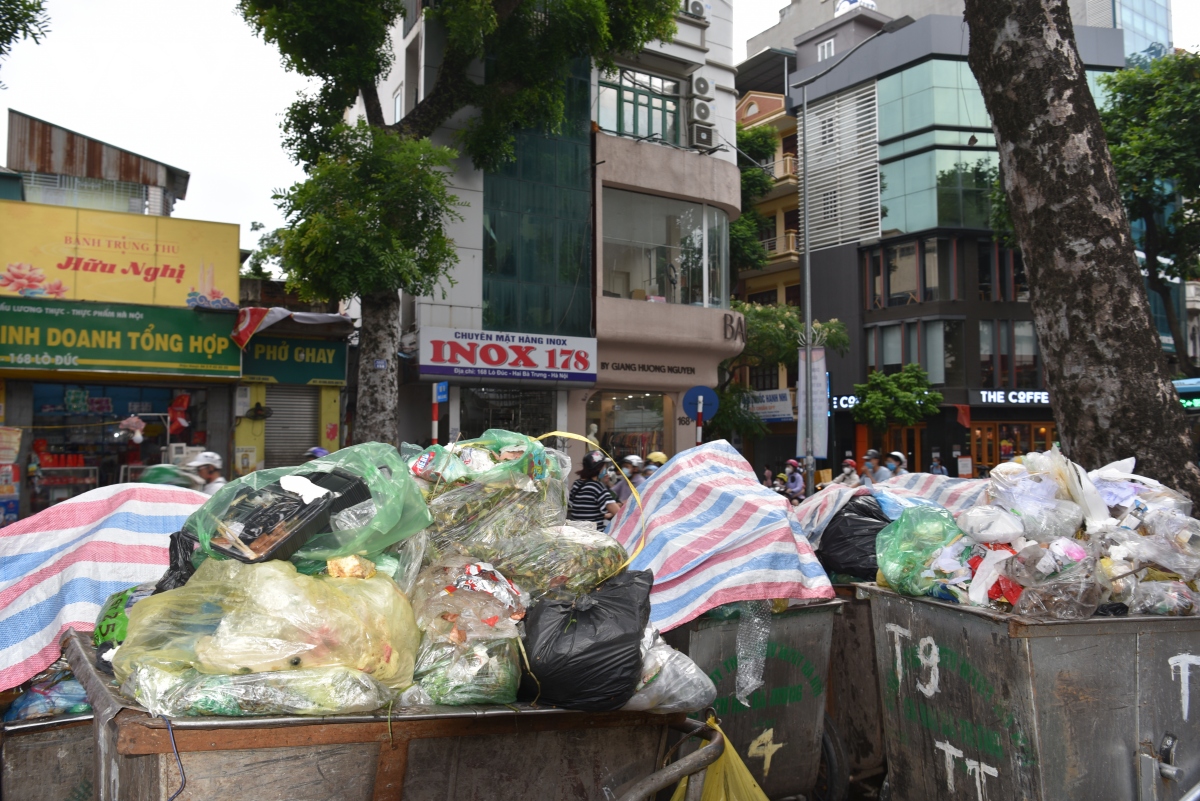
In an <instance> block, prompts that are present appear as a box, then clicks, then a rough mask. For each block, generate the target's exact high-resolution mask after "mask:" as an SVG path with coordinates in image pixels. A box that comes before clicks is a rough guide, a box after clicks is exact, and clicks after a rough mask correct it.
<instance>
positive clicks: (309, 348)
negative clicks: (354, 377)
mask: <svg viewBox="0 0 1200 801" xmlns="http://www.w3.org/2000/svg"><path fill="white" fill-rule="evenodd" d="M242 380H243V381H247V382H250V383H257V384H312V385H319V386H326V387H342V386H345V385H346V343H345V342H338V341H336V340H328V339H297V338H292V337H265V336H256V337H254V339H252V340H250V343H249V344H248V345H246V350H245V351H243V353H242Z"/></svg>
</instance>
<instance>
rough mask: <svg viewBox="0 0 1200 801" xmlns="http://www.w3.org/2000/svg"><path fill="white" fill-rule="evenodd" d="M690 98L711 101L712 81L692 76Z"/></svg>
mask: <svg viewBox="0 0 1200 801" xmlns="http://www.w3.org/2000/svg"><path fill="white" fill-rule="evenodd" d="M692 97H698V98H701V99H703V100H712V99H713V93H712V81H710V80H709V79H708V78H705V77H704V76H703V75H693V76H692Z"/></svg>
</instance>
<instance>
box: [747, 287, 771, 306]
mask: <svg viewBox="0 0 1200 801" xmlns="http://www.w3.org/2000/svg"><path fill="white" fill-rule="evenodd" d="M778 300H779V293H778V292H777V291H776V290H774V289H767V290H764V291H762V292H751V293H750V294H748V295H746V302H747V303H757V304H759V305H760V306H774V305H775V303H776V302H777V301H778Z"/></svg>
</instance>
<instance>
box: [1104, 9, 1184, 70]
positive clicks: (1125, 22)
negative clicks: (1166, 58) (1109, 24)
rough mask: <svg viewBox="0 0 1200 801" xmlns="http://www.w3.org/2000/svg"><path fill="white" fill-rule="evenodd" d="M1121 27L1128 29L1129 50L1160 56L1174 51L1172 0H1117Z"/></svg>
mask: <svg viewBox="0 0 1200 801" xmlns="http://www.w3.org/2000/svg"><path fill="white" fill-rule="evenodd" d="M1114 2H1115V4H1116V8H1115V11H1116V14H1117V27H1119V28H1121V29H1122V30H1124V31H1125V53H1126V54H1127V55H1128V56H1130V57H1139V56H1141V57H1147V58H1157V57H1159V56H1163V55H1166V54H1167V53H1170V52H1171V47H1172V43H1171V4H1170V0H1114Z"/></svg>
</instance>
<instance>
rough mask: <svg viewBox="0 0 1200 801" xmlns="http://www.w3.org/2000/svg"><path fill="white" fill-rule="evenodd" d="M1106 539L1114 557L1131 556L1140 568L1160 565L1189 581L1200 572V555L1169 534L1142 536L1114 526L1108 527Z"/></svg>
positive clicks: (1105, 533)
mask: <svg viewBox="0 0 1200 801" xmlns="http://www.w3.org/2000/svg"><path fill="white" fill-rule="evenodd" d="M1103 541H1104V543H1105V544H1106V546H1107V549H1108V553H1109V555H1110V556H1113V557H1114V558H1118V559H1131V560H1133V561H1135V562H1136V563H1137V564H1138V567H1143V566H1145V565H1157V566H1158V567H1160V568H1162V569H1163V570H1165V571H1167V572H1169V573H1175V574H1177V575H1178V576H1180V577H1181V578H1182V579H1183V580H1185V581H1190V580H1192V579H1194V578H1196V576H1197V575H1200V555H1197V554H1196V553H1194V552H1193V551H1192V549H1191V548H1190V547H1188V546H1184V545H1180V543H1179V540H1178V539H1177V538H1176V537H1174V536H1171V535H1169V534H1167V535H1164V534H1153V535H1150V536H1142V535H1140V534H1138V533H1137V532H1136V531H1131V530H1129V529H1127V528H1121V527H1112V528H1107V529H1105V530H1104V534H1103ZM1189 545H1190V542H1189Z"/></svg>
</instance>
